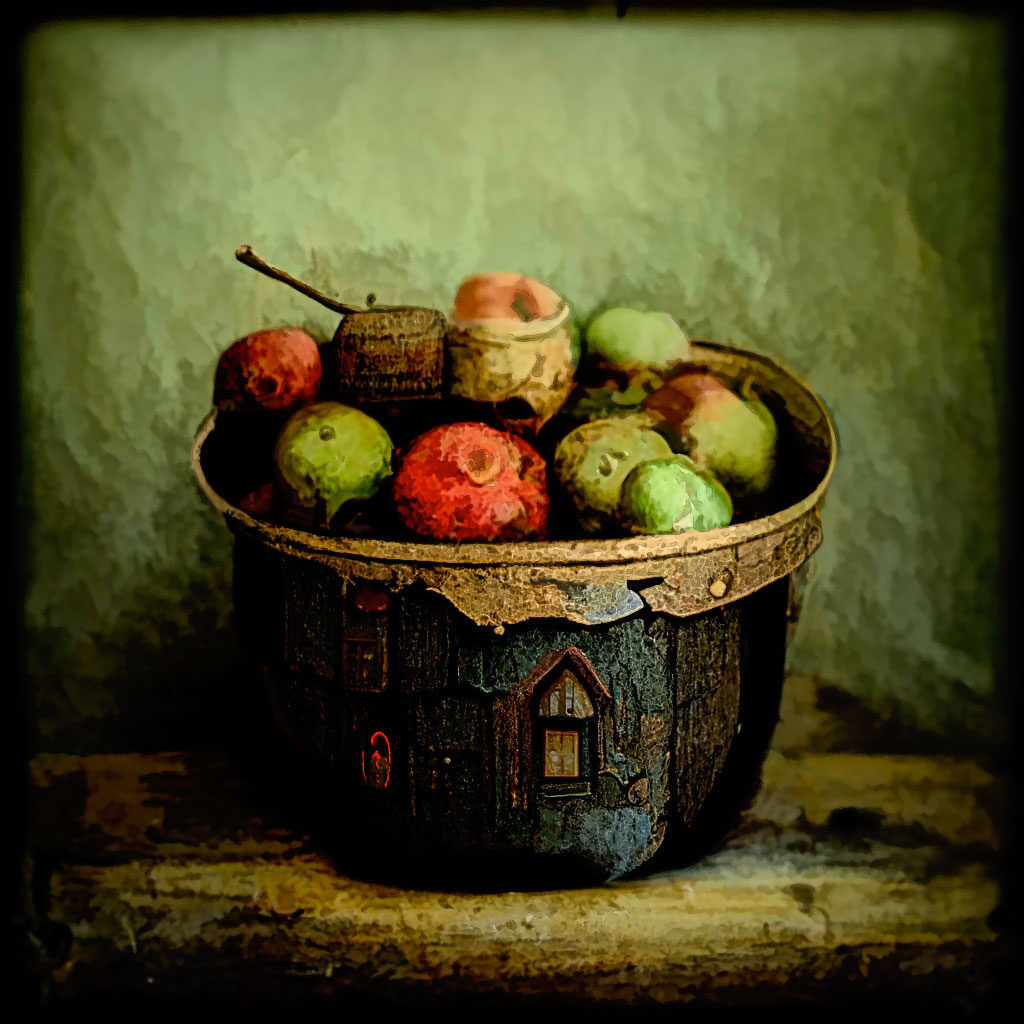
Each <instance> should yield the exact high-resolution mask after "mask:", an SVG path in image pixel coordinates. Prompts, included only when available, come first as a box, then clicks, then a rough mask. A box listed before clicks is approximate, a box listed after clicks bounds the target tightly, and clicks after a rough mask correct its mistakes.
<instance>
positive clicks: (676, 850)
mask: <svg viewBox="0 0 1024 1024" xmlns="http://www.w3.org/2000/svg"><path fill="white" fill-rule="evenodd" d="M697 351H699V353H700V354H701V356H702V357H704V358H705V359H706V365H707V366H708V367H709V368H710V369H712V370H714V371H715V372H716V373H718V374H722V375H724V376H725V377H726V378H727V379H729V378H731V379H733V380H735V381H738V380H740V379H742V378H743V377H746V376H748V375H753V376H754V378H755V381H756V385H757V388H758V390H759V392H760V394H761V397H762V399H763V400H764V401H765V403H766V404H767V405H769V407H770V408H771V409H772V411H773V413H774V414H775V417H776V420H777V422H778V423H779V427H780V446H781V447H780V460H779V467H780V468H779V473H778V481H777V484H776V488H775V494H774V501H775V505H774V507H776V508H777V509H778V510H777V511H776V512H775V513H774V514H771V515H768V516H765V517H763V518H760V519H756V520H753V521H748V522H743V523H737V524H735V525H733V526H729V527H726V528H724V529H719V530H713V531H709V532H706V533H689V534H681V535H678V536H658V537H629V538H622V539H605V540H592V539H588V540H549V541H539V542H530V543H519V544H463V545H447V544H438V543H417V542H408V541H402V540H381V539H370V538H349V537H327V536H323V535H319V534H314V533H309V532H305V531H301V530H295V529H290V528H287V527H281V526H276V525H270V524H268V523H266V522H261V521H259V520H257V519H254V518H252V517H250V516H248V515H247V514H246V513H244V512H243V511H241V510H240V509H238V508H236V507H235V506H234V505H232V504H231V503H230V501H229V500H228V499H227V498H226V497H225V496H224V494H223V493H221V492H222V491H223V488H218V480H219V479H222V478H223V472H222V470H221V468H220V467H218V466H217V465H216V464H215V463H216V462H217V459H216V457H215V452H216V446H214V445H211V444H209V440H210V438H211V436H212V435H213V434H214V432H215V430H216V414H211V415H210V416H209V417H208V418H207V419H206V421H205V422H204V423H203V425H202V427H201V428H200V431H199V433H198V435H197V437H196V441H195V444H194V446H193V453H192V454H193V469H194V471H195V474H196V477H197V479H198V481H199V484H200V487H201V488H202V490H203V492H204V494H205V495H206V497H207V498H208V500H209V501H210V502H211V504H213V506H214V507H215V508H216V509H217V510H218V511H220V512H221V513H222V514H223V515H224V517H225V519H226V521H227V523H228V526H229V527H230V529H231V531H232V533H233V534H234V536H235V551H234V571H235V613H236V622H237V626H238V630H239V634H240V639H241V643H242V649H243V651H244V652H245V654H246V657H247V659H248V660H249V661H250V663H251V665H252V670H253V673H254V675H257V676H261V677H262V680H263V682H264V684H265V686H266V689H267V692H268V693H269V696H270V701H271V704H272V706H273V709H274V715H275V717H276V720H277V722H278V724H279V726H280V728H281V730H282V731H283V733H284V735H285V736H286V737H287V739H288V741H289V744H290V746H291V747H292V748H294V751H296V752H298V754H299V755H300V760H301V763H303V764H305V765H306V766H307V770H306V774H305V775H304V776H303V777H304V778H305V779H306V780H307V783H309V780H310V779H315V783H309V784H310V785H315V788H316V793H317V797H316V800H315V801H313V802H314V803H315V804H316V806H317V807H318V808H319V810H320V811H321V812H322V813H320V814H318V816H317V818H318V820H317V822H316V823H310V824H311V827H313V828H315V829H318V830H319V832H320V834H322V835H325V836H328V837H330V838H333V839H334V840H336V846H337V848H338V849H339V850H341V851H342V852H343V854H344V859H345V860H347V862H348V863H350V864H352V865H354V866H356V867H357V868H358V866H360V865H361V866H362V868H363V869H365V870H369V871H370V872H371V873H375V874H377V875H378V876H380V877H384V876H385V874H388V873H392V872H393V871H394V870H395V869H399V870H402V871H404V875H405V876H407V877H409V878H414V879H415V880H417V881H418V882H419V883H420V884H422V883H423V882H424V881H427V882H429V881H432V880H433V881H437V882H439V883H441V884H452V883H453V882H455V883H457V884H460V885H465V886H477V885H485V886H493V887H497V888H513V887H517V886H525V885H536V884H541V885H566V884H573V883H592V882H594V881H595V880H600V879H608V878H614V877H617V876H620V875H622V874H624V873H626V872H629V871H631V870H633V869H635V868H637V867H638V866H639V865H641V864H644V863H645V862H648V861H650V860H651V858H652V857H654V855H655V853H656V852H657V851H659V848H661V849H662V852H661V854H660V855H659V858H658V861H657V863H663V864H664V863H672V864H678V863H681V862H685V861H686V860H689V859H692V858H694V857H696V856H698V855H699V854H701V853H703V852H704V851H705V850H706V849H707V846H708V843H709V842H712V841H714V840H715V839H717V838H720V836H721V835H722V833H723V831H724V830H725V828H727V826H728V824H729V822H730V821H731V819H732V817H733V816H734V815H735V814H736V812H738V811H739V810H740V809H741V807H742V806H743V804H744V802H745V801H746V800H747V799H749V797H750V796H751V795H752V793H753V791H754V790H755V789H756V786H757V783H758V779H759V772H760V765H761V762H762V760H763V757H764V754H765V751H766V749H767V746H768V742H769V740H770V738H771V732H772V729H773V727H774V724H775V722H776V720H777V717H778V707H779V700H780V696H781V687H782V678H783V669H784V662H785V648H786V642H787V637H788V632H789V630H790V629H791V628H792V625H793V622H794V620H795V615H796V612H797V611H798V609H799V593H798V590H799V586H798V584H799V581H800V579H801V578H802V576H803V569H802V567H803V566H804V563H805V562H806V560H807V558H808V557H809V556H810V555H811V554H812V553H813V552H814V550H815V549H816V548H817V547H818V545H819V544H820V543H821V521H820V517H819V510H820V506H821V504H822V501H823V500H824V496H825V490H826V487H827V485H828V481H829V478H830V476H831V473H832V469H833V466H834V463H835V457H836V444H835V435H834V431H833V428H832V424H831V422H830V421H829V417H828V415H827V413H826V411H825V409H824V408H823V406H822V405H821V403H820V401H819V400H818V399H817V398H816V396H815V395H814V394H813V393H812V392H811V391H810V390H808V389H807V388H806V387H805V386H804V385H802V384H801V383H799V382H798V381H797V380H796V379H794V378H793V377H792V376H791V375H790V374H789V373H788V372H787V371H786V370H784V369H783V368H782V367H780V366H779V365H778V364H776V363H774V362H773V361H771V360H770V359H767V358H765V357H763V356H760V355H756V354H754V353H750V352H745V351H742V350H739V349H734V348H730V347H726V346H722V345H716V344H712V343H707V342H705V343H700V345H699V347H698V348H697ZM253 681H254V682H257V681H258V680H257V679H255V678H254V680H253Z"/></svg>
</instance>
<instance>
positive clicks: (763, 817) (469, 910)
mask: <svg viewBox="0 0 1024 1024" xmlns="http://www.w3.org/2000/svg"><path fill="white" fill-rule="evenodd" d="M789 685H790V684H787V686H789ZM791 689H793V690H795V691H799V687H798V685H797V684H793V686H792V687H791ZM794 707H795V705H794V704H793V701H792V699H791V700H790V708H791V711H792V714H791V717H790V721H789V723H787V721H786V720H785V719H784V722H783V724H782V726H780V729H779V730H778V731H777V734H776V741H775V744H774V749H773V750H772V752H771V753H770V755H769V757H768V760H767V762H766V764H765V771H764V782H763V786H762V788H761V791H760V794H759V796H758V797H757V798H756V800H755V802H754V803H753V805H752V806H751V807H750V808H749V810H748V811H747V812H746V813H745V814H744V815H743V818H742V821H741V822H740V824H739V825H738V827H737V828H735V829H734V830H733V831H732V832H731V833H730V834H729V836H728V837H727V839H726V841H725V843H724V845H723V847H722V848H721V849H720V850H718V851H717V852H715V853H713V854H712V855H711V856H709V857H707V858H706V859H705V860H704V861H702V862H700V863H698V864H696V865H693V866H690V867H685V868H676V869H673V870H660V871H656V872H654V873H648V874H647V875H645V876H641V877H637V878H632V879H627V880H623V881H619V882H614V883H610V884H607V885H604V886H600V887H597V888H590V889H576V890H566V891H550V892H525V893H523V892H497V893H489V894H468V893H442V892H429V891H411V890H406V889H400V888H396V887H389V886H385V885H381V884H375V883H372V882H368V881H362V880H357V879H353V878H349V877H346V876H345V875H344V874H342V873H341V872H340V871H339V870H338V869H337V868H336V867H335V866H334V865H333V864H332V862H331V860H330V859H329V858H328V857H327V856H326V855H325V853H324V852H323V851H322V850H321V849H318V847H317V844H316V843H315V842H314V841H313V840H311V839H310V838H309V837H308V836H307V835H306V834H304V833H303V832H302V831H301V830H297V829H295V828H294V827H292V825H291V824H286V823H285V820H284V818H282V817H281V816H280V815H279V814H276V812H274V811H271V810H268V806H267V805H266V803H265V801H263V800H261V798H260V796H259V793H258V792H257V791H256V790H255V789H254V787H253V786H252V783H251V780H250V779H248V778H247V777H246V776H245V773H244V772H242V771H241V770H240V769H239V767H238V765H237V763H236V762H235V761H233V760H232V759H231V758H230V757H228V756H226V755H224V754H218V753H197V752H190V753H178V752H167V753H158V754H147V755H144V754H111V755H92V756H86V757H76V756H68V755H62V754H46V755H40V756H38V757H36V758H35V759H34V761H33V762H32V765H31V773H32V780H33V790H34V814H33V821H32V828H31V851H30V852H31V854H32V864H33V866H34V886H33V889H34V898H35V904H34V907H33V908H32V910H31V915H32V917H33V920H34V929H33V931H34V935H35V940H34V941H35V945H36V947H37V949H38V950H39V954H38V969H39V971H40V974H41V975H42V978H43V988H44V991H45V993H46V996H47V998H48V1000H49V1001H50V1002H51V1003H61V1002H63V1001H66V1000H79V1001H81V1000H85V1001H88V1000H89V999H90V998H98V997H100V996H101V995H102V997H103V998H109V997H110V996H112V995H121V996H125V997H129V996H130V997H134V998H140V999H143V998H146V997H149V996H153V995H157V996H160V997H162V998H173V997H185V996H195V995H201V996H202V997H204V998H207V999H211V998H218V997H219V998H222V999H231V1000H236V999H243V998H244V999H265V1000H270V999H273V1000H303V999H307V998H313V997H331V998H333V999H335V1000H338V999H339V997H347V998H349V999H350V1000H351V999H362V1000H363V1001H364V1003H366V1001H370V1000H376V1001H386V1002H394V1003H399V1004H402V1003H418V1002H420V1001H426V1000H431V1001H434V1002H438V1001H440V1002H441V1003H442V1004H443V1003H445V1002H446V1001H447V1002H452V1003H455V1002H462V1003H465V1004H466V1005H480V1006H488V1005H491V1003H493V1004H495V1005H497V1004H498V1003H499V1002H500V1004H501V1005H503V1006H506V1007H507V1006H520V1005H521V1006H523V1007H528V1006H530V1005H532V1004H533V1003H538V1002H553V1001H556V1000H563V1001H568V1002H570V1003H571V1004H572V1005H583V1006H590V1007H604V1008H607V1007H609V1006H611V1007H616V1006H651V1007H653V1006H658V1005H661V1004H673V1003H680V1002H684V1003H698V1004H701V1003H703V1004H725V1005H764V1004H807V1003H811V1004H829V1005H831V1004H838V1003H841V1002H844V1001H848V1000H855V1001H860V1000H870V999H881V998H886V999H896V1000H906V999H914V998H916V997H921V998H925V997H927V998H928V999H931V1000H936V999H946V998H948V999H950V1000H954V1001H955V1000H960V1001H961V1002H962V1001H963V1000H965V999H966V1000H975V1001H979V1000H980V1001H984V1000H985V999H987V998H988V997H989V996H990V994H991V992H992V991H993V986H994V984H995V979H996V977H997V975H998V973H999V971H1000V970H1001V968H1002V966H1003V965H1005V964H1007V963H1009V961H1010V958H1011V952H1012V951H1011V948H1010V942H1009V939H1008V938H1006V937H1005V936H1003V935H1002V934H1001V928H1002V924H1001V912H1000V911H999V909H998V908H999V904H1000V888H999V883H998V880H997V879H998V864H999V852H1000V846H1001V844H1000V840H999V836H998V834H997V822H998V821H999V819H1000V813H999V810H998V808H999V807H1000V802H1001V801H1002V800H1003V799H1004V796H1005V787H1004V786H1003V785H1002V783H1001V782H1000V780H999V779H998V778H997V777H996V776H995V775H994V774H993V773H992V771H990V770H989V769H987V768H985V767H984V766H983V765H982V764H981V763H979V761H978V760H977V759H975V758H968V757H964V756H950V755H939V754H930V753H916V754H879V753H864V752H857V751H856V750H845V751H844V750H840V751H836V750H834V749H821V748H822V747H823V746H825V747H827V748H830V747H834V746H835V733H834V731H833V732H832V733H828V735H829V736H830V737H831V739H830V742H829V743H828V744H822V743H821V742H818V743H817V744H816V743H815V742H814V740H815V736H817V737H818V739H819V740H820V738H821V735H822V732H821V729H820V728H818V731H817V732H815V731H814V729H810V730H807V729H804V730H803V733H802V734H801V741H802V742H801V745H800V748H799V749H796V748H794V746H793V731H792V728H791V726H792V721H793V716H794V715H795V714H796V711H793V708H794ZM797 710H798V709H797ZM820 725H821V722H820V721H818V722H817V726H819V727H820ZM826 732H827V730H826ZM815 746H817V747H818V748H819V749H815ZM275 815H276V816H275ZM367 1005H368V1004H367ZM951 1005H952V1004H951Z"/></svg>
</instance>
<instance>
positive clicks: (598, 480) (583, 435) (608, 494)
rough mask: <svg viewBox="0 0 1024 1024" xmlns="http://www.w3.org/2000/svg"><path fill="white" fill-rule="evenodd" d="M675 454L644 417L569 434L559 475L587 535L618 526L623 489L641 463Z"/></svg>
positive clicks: (559, 455) (597, 423)
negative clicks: (630, 475)
mask: <svg viewBox="0 0 1024 1024" xmlns="http://www.w3.org/2000/svg"><path fill="white" fill-rule="evenodd" d="M671 454H672V449H671V447H670V446H669V443H668V442H667V441H666V440H665V439H664V438H663V437H662V436H661V435H660V434H658V433H657V432H655V431H654V430H651V428H650V421H649V420H648V418H647V417H646V416H644V415H639V416H625V417H620V418H616V419H604V420H593V421H591V422H590V423H584V424H583V425H582V426H579V427H577V428H576V429H575V430H573V431H571V432H570V433H569V434H566V436H565V437H563V438H562V440H561V441H560V442H559V444H558V447H557V448H556V449H555V459H554V465H555V474H556V475H557V476H558V479H559V481H560V482H561V484H562V486H563V488H564V489H565V491H566V493H567V494H568V495H569V497H570V498H571V499H572V502H573V504H574V505H575V507H576V515H577V518H578V520H579V524H580V526H581V527H582V528H583V529H584V530H585V531H586V532H587V533H598V532H599V531H601V530H602V529H605V528H607V527H610V526H616V525H618V521H619V502H620V499H621V495H622V484H623V482H624V481H625V479H626V477H627V476H628V475H629V474H630V472H631V471H632V470H633V469H634V467H636V466H638V465H639V464H640V463H641V462H646V461H648V460H649V459H658V458H663V457H665V456H669V455H671Z"/></svg>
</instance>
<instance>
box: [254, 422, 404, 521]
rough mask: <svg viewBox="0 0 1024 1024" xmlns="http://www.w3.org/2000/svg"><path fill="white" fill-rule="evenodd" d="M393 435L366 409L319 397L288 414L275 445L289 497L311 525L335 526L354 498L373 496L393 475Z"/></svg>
mask: <svg viewBox="0 0 1024 1024" xmlns="http://www.w3.org/2000/svg"><path fill="white" fill-rule="evenodd" d="M391 454H392V445H391V439H390V438H389V437H388V434H387V432H386V431H385V430H384V428H383V427H382V426H381V425H380V424H379V423H378V422H377V421H376V420H375V419H373V418H372V417H370V416H367V415H366V413H364V412H360V411H359V410H358V409H353V408H352V407H351V406H348V405H343V404H342V403H341V402H314V403H313V404H312V405H307V406H304V407H303V408H301V409H298V410H297V411H296V412H294V413H292V415H291V416H290V417H289V418H288V421H287V422H286V423H285V425H284V427H283V428H282V430H281V433H280V436H279V437H278V439H277V444H276V446H275V448H274V464H275V467H276V470H277V480H278V484H279V486H280V489H281V492H282V494H283V495H284V498H285V501H286V502H287V504H288V505H290V506H292V507H293V508H294V509H295V510H296V511H298V512H300V513H305V514H306V515H307V516H308V520H309V522H310V525H311V526H313V527H315V528H318V527H327V526H330V524H331V520H332V519H334V517H335V516H336V515H337V513H338V510H339V509H340V508H341V507H342V505H344V504H345V503H346V502H349V501H356V500H364V499H368V498H371V497H373V495H375V494H376V493H377V492H378V491H379V490H380V489H381V487H382V486H383V485H384V483H385V482H386V481H387V480H388V479H390V477H391V475H392V471H391Z"/></svg>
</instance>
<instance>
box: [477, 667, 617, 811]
mask: <svg viewBox="0 0 1024 1024" xmlns="http://www.w3.org/2000/svg"><path fill="white" fill-rule="evenodd" d="M611 704H612V695H611V694H610V693H609V692H608V687H607V686H605V684H604V683H603V682H602V681H601V679H600V677H599V676H598V674H597V670H596V669H595V668H594V666H593V665H592V664H591V662H590V659H589V658H587V656H586V655H585V654H584V653H583V651H581V650H580V649H579V648H578V647H563V648H562V649H561V650H554V651H548V653H547V654H545V655H544V656H543V657H542V658H541V659H540V661H538V662H537V664H536V665H534V667H533V669H532V670H531V672H530V673H529V675H527V676H526V677H525V678H523V679H521V680H520V681H519V682H518V683H517V684H516V685H515V686H514V687H513V688H512V689H511V690H510V691H509V692H508V693H507V694H506V695H505V696H503V697H501V698H499V699H498V700H497V701H496V702H495V712H494V722H495V742H496V743H497V744H498V745H499V746H500V747H501V748H503V751H504V755H503V756H504V758H505V764H506V765H507V770H508V773H509V789H508V798H509V806H510V808H522V809H524V810H530V809H533V808H536V807H537V806H538V805H537V803H536V800H537V798H545V799H547V798H553V797H554V798H561V797H577V796H578V797H585V796H587V795H589V794H591V792H592V791H593V789H594V787H595V786H596V785H597V779H598V775H599V774H600V772H601V770H602V768H603V767H604V755H603V749H604V737H605V735H606V734H607V731H608V729H609V728H611Z"/></svg>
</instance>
